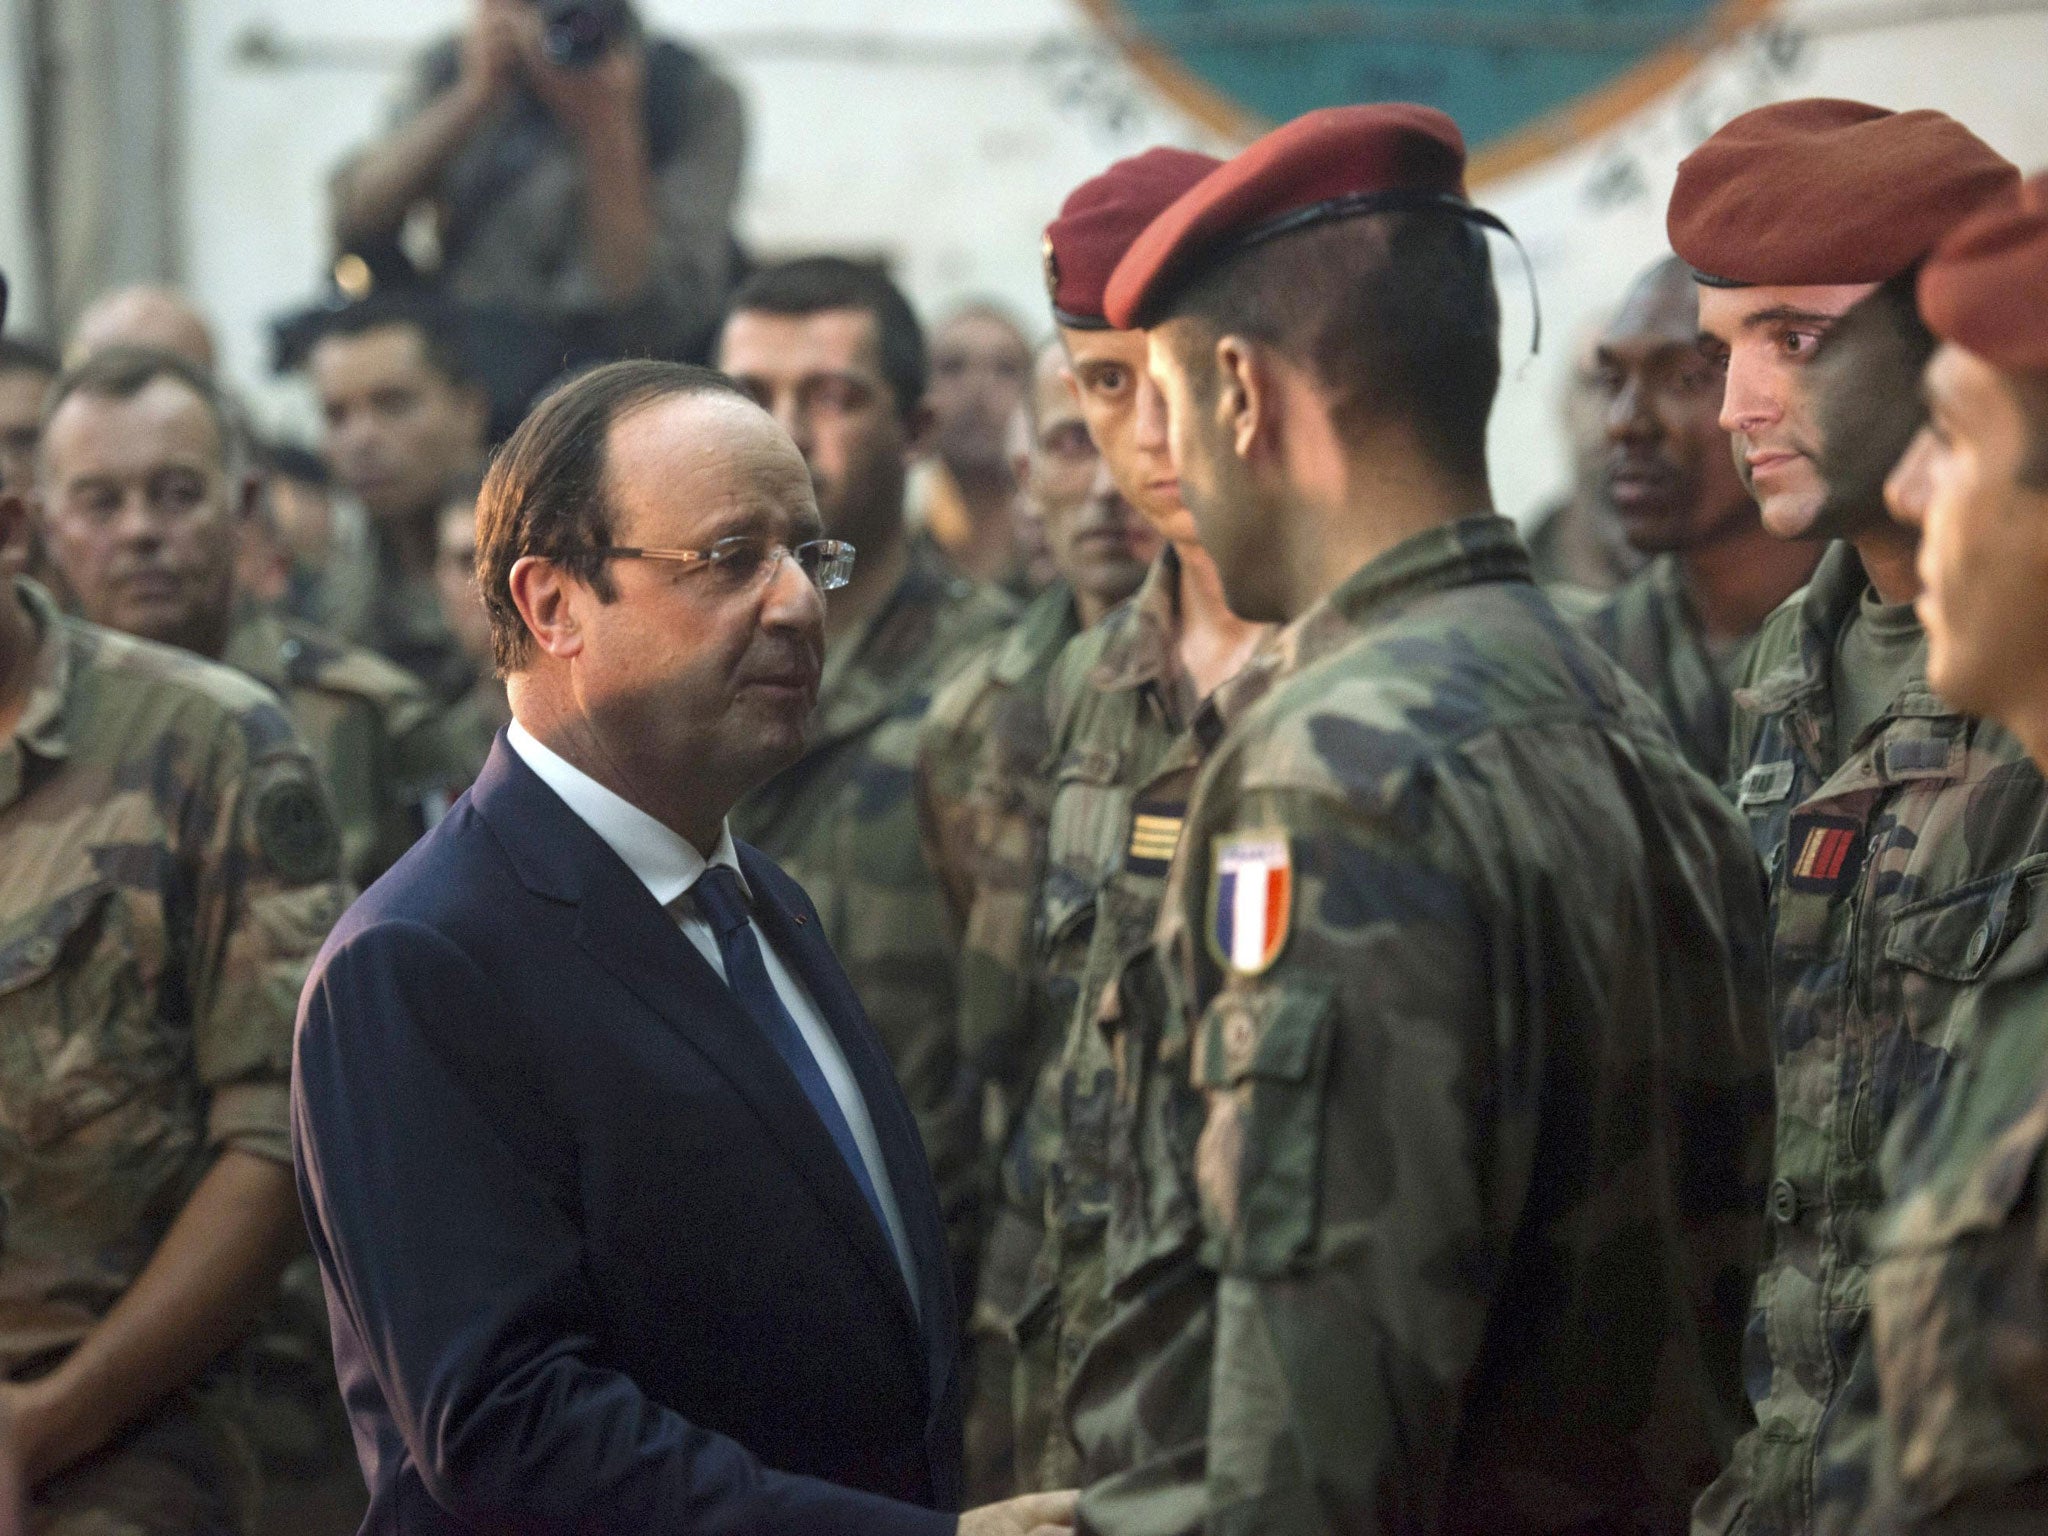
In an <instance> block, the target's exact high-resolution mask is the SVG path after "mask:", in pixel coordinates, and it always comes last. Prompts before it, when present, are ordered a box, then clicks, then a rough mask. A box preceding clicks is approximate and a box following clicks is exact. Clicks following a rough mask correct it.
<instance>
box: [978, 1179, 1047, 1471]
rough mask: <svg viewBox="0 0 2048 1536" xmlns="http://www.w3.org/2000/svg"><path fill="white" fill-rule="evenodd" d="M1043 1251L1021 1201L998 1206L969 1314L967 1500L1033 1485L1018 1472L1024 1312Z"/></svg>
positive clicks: (983, 1254) (1036, 1228)
mask: <svg viewBox="0 0 2048 1536" xmlns="http://www.w3.org/2000/svg"><path fill="white" fill-rule="evenodd" d="M1037 1252H1038V1227H1037V1226H1036V1224H1035V1223H1033V1222H1031V1221H1029V1220H1027V1219H1026V1218H1025V1217H1024V1215H1023V1214H1022V1213H1021V1212H1019V1211H1018V1210H1017V1209H1015V1207H1013V1206H1008V1205H1005V1206H1003V1207H1001V1208H1000V1209H999V1210H998V1211H997V1212H996V1219H995V1227H994V1229H993V1230H992V1231H991V1232H990V1233H989V1238H988V1245H987V1247H986V1249H985V1250H984V1251H983V1253H982V1261H981V1277H980V1290H979V1294H978V1295H977V1296H976V1297H975V1300H974V1311H973V1313H972V1315H971V1317H970V1320H969V1322H968V1330H967V1331H968V1348H969V1350H970V1351H971V1353H972V1356H973V1376H972V1381H973V1390H972V1392H971V1393H970V1395H969V1397H968V1401H967V1424H966V1431H967V1478H966V1507H967V1508H969V1509H972V1508H974V1507H975V1506H976V1505H978V1504H989V1503H993V1502H995V1501H996V1500H998V1499H1007V1498H1010V1497H1011V1496H1012V1495H1014V1494H1018V1493H1024V1492H1027V1491H1029V1489H1028V1485H1027V1484H1025V1483H1023V1482H1020V1481H1019V1479H1018V1476H1017V1425H1016V1410H1015V1407H1014V1397H1013V1394H1014V1393H1015V1390H1016V1377H1017V1337H1016V1327H1017V1314H1018V1312H1020V1311H1021V1310H1022V1309H1023V1306H1024V1294H1025V1288H1026V1286H1027V1285H1028V1284H1029V1283H1030V1279H1031V1261H1032V1258H1033V1257H1034V1256H1035V1255H1036V1254H1037Z"/></svg>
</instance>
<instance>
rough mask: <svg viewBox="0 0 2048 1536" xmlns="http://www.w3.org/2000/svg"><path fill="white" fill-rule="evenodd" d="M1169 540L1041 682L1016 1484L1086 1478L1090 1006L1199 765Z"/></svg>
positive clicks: (1099, 1085)
mask: <svg viewBox="0 0 2048 1536" xmlns="http://www.w3.org/2000/svg"><path fill="white" fill-rule="evenodd" d="M1179 600H1180V560H1179V557H1178V556H1177V555H1175V554H1174V552H1173V550H1172V549H1171V548H1170V547H1169V548H1168V549H1166V550H1165V551H1164V552H1162V553H1161V555H1160V556H1159V558H1158V559H1157V560H1156V561H1155V562H1154V563H1153V566H1152V569H1151V571H1150V572H1149V573H1147V575H1146V577H1145V581H1144V583H1143V585H1141V586H1140V587H1139V588H1138V590H1137V592H1136V593H1135V594H1133V596H1132V597H1131V599H1130V601H1129V602H1128V603H1125V604H1124V605H1123V606H1121V607H1119V608H1117V609H1116V610H1115V611H1114V612H1112V613H1111V614H1110V615H1109V617H1108V618H1106V619H1104V620H1103V621H1102V623H1100V624H1098V625H1096V626H1095V627H1094V628H1093V629H1091V630H1089V631H1088V633H1087V634H1085V635H1083V636H1082V637H1081V638H1080V639H1079V640H1077V641H1075V642H1074V644H1072V645H1070V646H1069V647H1067V650H1066V653H1065V654H1064V655H1063V656H1061V658H1060V660H1059V665H1058V666H1057V667H1056V668H1055V670H1054V672H1053V676H1052V680H1051V683H1050V685H1049V687H1048V689H1047V706H1048V711H1049V713H1050V714H1051V716H1052V721H1053V738H1052V739H1053V751H1052V754H1051V756H1050V758H1049V760H1048V761H1049V764H1050V767H1051V771H1052V778H1053V802H1052V816H1051V821H1050V825H1049V830H1048V834H1047V835H1048V843H1047V849H1048V852H1047V862H1046V871H1045V879H1044V882H1043V885H1042V887H1041V891H1040V896H1039V910H1038V917H1037V922H1036V929H1037V950H1036V958H1035V962H1034V975H1033V978H1032V994H1031V998H1030V1003H1029V1009H1030V1016H1031V1022H1030V1026H1029V1028H1030V1030H1031V1034H1032V1037H1033V1038H1034V1039H1036V1040H1039V1041H1041V1042H1043V1043H1044V1046H1045V1050H1044V1053H1043V1054H1042V1055H1041V1058H1040V1062H1041V1065H1040V1068H1039V1071H1038V1074H1037V1083H1036V1086H1035V1088H1034V1090H1033V1092H1032V1097H1031V1100H1030V1103H1029V1105H1028V1106H1027V1108H1026V1110H1025V1113H1024V1116H1023V1119H1022V1120H1021V1121H1020V1123H1019V1124H1018V1125H1017V1126H1016V1127H1015V1129H1014V1131H1013V1133H1012V1137H1011V1141H1010V1146H1009V1150H1008V1152H1007V1153H1006V1155H1005V1157H1004V1163H1003V1178H1002V1194H1003V1208H1004V1210H1005V1211H1007V1212H1009V1213H1011V1219H1012V1220H1014V1221H1015V1222H1018V1223H1020V1224H1021V1223H1030V1224H1032V1225H1038V1224H1040V1223H1042V1224H1043V1228H1044V1235H1043V1237H1042V1239H1041V1242H1040V1244H1039V1247H1038V1250H1037V1257H1036V1260H1035V1261H1034V1263H1033V1264H1032V1267H1031V1278H1030V1285H1029V1287H1028V1292H1027V1297H1026V1300H1025V1302H1024V1306H1023V1309H1022V1311H1021V1313H1020V1314H1019V1316H1018V1318H1017V1329H1016V1331H1017V1344H1018V1372H1017V1381H1016V1386H1015V1404H1016V1410H1017V1436H1018V1439H1017V1466H1018V1479H1019V1485H1020V1486H1021V1487H1025V1488H1064V1487H1069V1486H1072V1485H1073V1484H1074V1483H1075V1482H1076V1481H1078V1480H1079V1479H1080V1478H1081V1477H1082V1476H1084V1475H1085V1472H1086V1466H1085V1463H1084V1462H1083V1461H1082V1459H1081V1457H1080V1456H1079V1454H1078V1447H1077V1446H1076V1445H1075V1444H1074V1442H1073V1440H1072V1438H1071V1436H1070V1435H1069V1434H1068V1433H1067V1432H1066V1430H1065V1428H1064V1426H1063V1424H1062V1421H1061V1405H1062V1403H1063V1402H1064V1400H1065V1398H1066V1395H1067V1393H1068V1391H1069V1390H1070V1388H1071V1386H1072V1383H1073V1380H1074V1376H1075V1372H1076V1370H1077V1368H1078V1366H1079V1364H1080V1361H1081V1357H1082V1355H1083V1354H1084V1352H1085V1351H1086V1350H1087V1348H1088V1346H1089V1344H1090V1343H1091V1342H1092V1341H1093V1339H1094V1337H1095V1334H1096V1331H1097V1330H1098V1329H1099V1328H1100V1327H1101V1325H1102V1323H1103V1320H1104V1316H1105V1309H1104V1306H1103V1303H1102V1295H1103V1284H1102V1280H1103V1270H1102V1237H1103V1228H1104V1226H1105V1224H1106V1223H1107V1221H1108V1219H1109V1183H1108V1176H1109V1171H1108V1165H1107V1154H1108V1134H1109V1114H1110V1082H1111V1075H1112V1074H1111V1067H1110V1062H1109V1058H1108V1056H1107V1055H1106V1054H1105V1052H1104V1050H1103V1044H1102V1035H1101V1033H1100V1031H1099V1029H1098V1028H1097V1027H1096V1022H1095V1020H1096V1006H1095V1005H1096V1003H1097V1002H1098V1001H1099V1000H1100V999H1101V998H1102V996H1103V995H1104V989H1105V988H1106V987H1107V986H1108V985H1109V984H1110V983H1112V982H1113V981H1114V980H1115V979H1116V976H1117V975H1118V973H1119V972H1120V971H1121V970H1122V969H1123V967H1124V965H1125V964H1126V963H1127V962H1128V961H1129V959H1130V958H1131V957H1132V956H1133V955H1134V954H1136V953H1137V952H1138V951H1140V950H1142V949H1144V948H1145V947H1146V945H1147V944H1149V943H1150V940H1151V934H1152V926H1153V924H1154V922H1155V921H1156V920H1157V918H1158V914H1159V895H1160V891H1161V889H1162V888H1163V886H1164V883H1165V874H1166V867H1167V862H1168V860H1169V859H1170V858H1171V856H1172V853H1173V848H1174V844H1175V842H1176V841H1177V840H1178V837H1179V834H1180V818H1181V813H1182V812H1183V810H1184V809H1185V808H1186V804H1187V794H1188V787H1189V785H1190V784H1191V783H1192V782H1193V779H1194V773H1195V769H1196V767H1197V766H1199V763H1200V754H1199V751H1198V748H1197V745H1196V743H1195V742H1194V741H1193V740H1192V738H1190V737H1189V736H1188V734H1187V726H1188V721H1189V720H1190V719H1191V718H1192V716H1193V714H1194V710H1195V705H1196V703H1197V700H1196V697H1195V686H1194V682H1193V680H1192V679H1190V678H1189V677H1188V675H1187V672H1186V670H1185V669H1184V668H1183V667H1182V665H1181V660H1180V652H1179V645H1180V629H1181V625H1180V611H1179Z"/></svg>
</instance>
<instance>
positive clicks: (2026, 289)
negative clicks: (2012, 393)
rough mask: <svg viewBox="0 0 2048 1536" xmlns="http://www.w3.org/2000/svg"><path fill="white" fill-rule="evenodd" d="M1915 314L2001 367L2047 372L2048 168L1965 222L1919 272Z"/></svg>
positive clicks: (1943, 336)
mask: <svg viewBox="0 0 2048 1536" xmlns="http://www.w3.org/2000/svg"><path fill="white" fill-rule="evenodd" d="M1920 314H1921V317H1922V318H1923V319H1925V320H1926V322H1927V328H1928V329H1929V330H1930V331H1932V332H1934V334H1935V335H1937V336H1939V337H1940V338H1941V339H1942V340H1943V341H1952V342H1954V343H1955V344H1956V345H1957V346H1959V347H1961V348H1962V349H1963V350H1964V351H1966V352H1974V353H1975V354H1976V355H1977V356H1979V357H1981V358H1983V359H1984V361H1985V362H1987V363H1989V364H1991V366H1992V367H1994V368H1997V369H2000V370H2002V371H2003V372H2006V373H2048V172H2043V173H2041V174H2040V175H2037V176H2035V177H2034V178H2033V179H2032V180H2031V181H2028V182H2026V183H2025V184H2024V185H2023V186H2021V188H2020V189H2019V191H2018V192H2017V193H2016V194H2015V195H2014V196H2012V197H2009V198H2001V199H2000V200H1999V201H1998V202H1996V203H1994V204H1993V205H1992V206H1991V207H1989V208H1986V209H1984V210H1983V211H1981V212H1979V213H1978V214H1977V215H1976V216H1975V217H1974V218H1972V219H1970V220H1969V221H1968V222H1967V223H1965V224H1963V225H1962V226H1961V227H1960V228H1958V229H1957V230H1956V231H1955V232H1954V233H1953V234H1951V235H1950V236H1949V237H1948V238H1947V239H1946V240H1944V241H1942V243H1941V245H1940V246H1939V247H1938V248H1937V249H1936V251H1935V253H1934V255H1933V256H1931V257H1930V258H1928V262H1927V265H1926V266H1925V267H1923V268H1921V270H1920Z"/></svg>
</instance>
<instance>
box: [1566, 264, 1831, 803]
mask: <svg viewBox="0 0 2048 1536" xmlns="http://www.w3.org/2000/svg"><path fill="white" fill-rule="evenodd" d="M1593 388H1594V390H1595V392H1596V393H1597V395H1598V397H1599V399H1600V400H1601V402H1602V405H1603V415H1602V420H1603V424H1604V428H1605V433H1606V445H1607V452H1606V454H1605V455H1604V457H1603V458H1602V460H1601V463H1600V471H1599V473H1600V479H1601V491H1602V496H1603V499H1604V500H1605V501H1607V502H1609V503H1611V504H1612V505H1613V507H1614V508H1615V511H1616V514H1617V515H1618V516H1619V517H1620V519H1621V528H1622V532H1623V533H1624V534H1626V535H1627V537H1628V542H1629V544H1630V545H1631V546H1632V547H1633V548H1635V549H1636V550H1637V551H1639V552H1640V553H1642V554H1645V555H1648V556H1649V557H1650V564H1649V567H1648V569H1646V570H1644V571H1643V572H1642V573H1641V574H1640V575H1638V576H1635V577H1632V578H1631V579H1630V580H1629V581H1628V583H1627V584H1626V585H1624V586H1623V587H1622V588H1621V590H1620V591H1619V592H1617V593H1616V594H1615V595H1614V596H1613V597H1612V598H1611V599H1609V600H1608V601H1607V602H1606V603H1605V604H1603V605H1602V606H1601V608H1600V609H1599V610H1598V611H1597V612H1595V613H1594V614H1593V615H1592V616H1591V617H1590V618H1589V619H1587V621H1586V627H1587V630H1588V632H1589V633H1590V634H1591V635H1592V636H1593V639H1594V640H1595V641H1596V642H1597V643H1598V645H1599V646H1600V649H1602V650H1603V651H1605V652H1607V654H1608V655H1610V656H1612V657H1613V658H1614V659H1615V660H1616V661H1618V662H1620V663H1621V666H1622V670H1624V671H1625V672H1627V673H1628V674H1629V675H1630V676H1631V677H1633V678H1634V679H1635V680H1636V681H1637V682H1639V683H1641V684H1642V685H1643V687H1644V689H1645V690H1646V691H1647V692H1648V693H1649V695H1650V697H1651V698H1652V699H1654V700H1655V701H1656V702H1657V704H1658V705H1659V707H1661V708H1662V709H1663V711H1664V716H1665V718H1666V719H1667V720H1668V721H1670V723H1671V730H1672V733H1673V734H1674V735H1676V736H1677V738H1678V744H1679V746H1680V747H1682V748H1683V749H1684V750H1685V756H1686V761H1687V762H1689V763H1691V764H1692V765H1693V767H1695V768H1697V769H1699V771H1700V772H1701V773H1704V774H1705V775H1706V776H1707V777H1708V778H1710V779H1712V780H1713V781H1714V782H1715V783H1716V784H1719V783H1721V782H1722V780H1724V779H1725V778H1726V777H1727V772H1728V727H1729V699H1728V696H1729V694H1730V693H1731V692H1732V691H1733V689H1734V686H1735V683H1734V680H1735V679H1736V678H1737V677H1740V676H1741V675H1742V667H1743V663H1744V661H1745V660H1746V659H1747V657H1748V654H1749V647H1750V644H1751V642H1752V641H1753V640H1754V639H1755V637H1756V632H1757V631H1758V630H1759V629H1761V628H1762V627H1763V622H1764V620H1765V619H1767V618H1769V617H1770V615H1771V610H1772V609H1774V608H1776V607H1777V606H1778V604H1780V603H1782V602H1783V601H1784V600H1785V599H1786V598H1788V597H1790V596H1791V595H1792V594H1793V593H1794V592H1796V591H1797V590H1798V589H1799V588H1800V587H1801V586H1802V585H1804V584H1805V582H1806V579H1807V577H1809V576H1811V575H1812V574H1813V566H1814V562H1815V561H1817V560H1818V559H1819V558H1820V549H1819V548H1818V546H1815V545H1808V544H1796V543H1789V542H1787V541H1785V540H1783V539H1776V538H1773V537H1771V535H1770V534H1768V533H1766V532H1765V531H1764V527H1763V524H1762V523H1761V522H1760V521H1759V520H1758V518H1757V510H1756V503H1755V502H1754V501H1751V500H1750V498H1749V491H1748V490H1747V489H1746V488H1745V487H1744V485H1743V483H1742V479H1741V477H1740V475H1739V474H1738V473H1737V472H1736V468H1735V461H1734V458H1733V457H1732V455H1731V454H1730V452H1729V444H1728V434H1727V433H1726V432H1724V431H1723V430H1722V429H1721V423H1720V414H1721V375H1720V372H1719V370H1718V369H1716V368H1715V367H1714V366H1713V365H1712V364H1711V363H1710V362H1709V361H1708V360H1707V358H1706V357H1705V356H1704V355H1703V354H1702V353H1701V351H1700V345H1699V303H1698V300H1697V299H1695V297H1694V296H1693V282H1692V273H1691V271H1690V269H1688V268H1687V267H1686V265H1685V263H1684V262H1682V261H1679V260H1678V259H1677V258H1676V257H1666V258H1665V259H1664V260H1663V261H1660V262H1658V263H1657V264H1656V265H1655V266H1654V267H1652V268H1651V269H1650V270H1649V271H1647V272H1645V273H1644V274H1643V275H1642V277H1640V278H1639V279H1637V281H1636V285H1635V287H1634V288H1633V289H1632V290H1631V291H1630V293H1629V296H1628V299H1627V300H1626V301H1625V302H1624V303H1623V304H1622V307H1621V312H1620V313H1619V314H1618V315H1616V316H1615V318H1614V319H1613V320H1612V321H1611V322H1610V323H1609V324H1608V326H1607V329H1606V330H1605V332H1603V333H1602V335H1601V337H1600V339H1599V341H1598V343H1597V344H1596V345H1595V347H1594V349H1593Z"/></svg>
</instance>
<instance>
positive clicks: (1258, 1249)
mask: <svg viewBox="0 0 2048 1536" xmlns="http://www.w3.org/2000/svg"><path fill="white" fill-rule="evenodd" d="M1333 1003H1334V999H1333V996H1332V993H1331V991H1330V990H1329V988H1327V987H1326V986H1318V985H1309V984H1303V983H1298V982H1297V983H1290V984H1287V985H1280V986H1268V987H1262V988H1260V989H1259V990H1257V991H1251V992H1242V993H1233V992H1225V993H1224V994H1222V995H1221V996H1219V997H1217V998H1216V999H1215V1000H1214V1001H1212V1002H1211V1003H1210V1004H1209V1007H1208V1009H1207V1011H1206V1012H1205V1013H1204V1014H1203V1016H1202V1021H1201V1024H1200V1026H1199V1034H1198V1039H1199V1046H1198V1052H1197V1060H1196V1065H1195V1078H1196V1080H1197V1081H1198V1082H1199V1083H1201V1085H1202V1086H1203V1088H1204V1089H1205V1090H1206V1093H1207V1100H1208V1103H1207V1115H1206V1118H1205V1120H1204V1122H1203V1125H1202V1136H1201V1142H1200V1144H1199V1146H1198V1147H1197V1149H1196V1153H1195V1177H1196V1182H1197V1183H1198V1185H1199V1186H1200V1188H1201V1195H1202V1210H1203V1214H1204V1218H1205V1221H1206V1223H1207V1225H1208V1229H1209V1234H1210V1240H1211V1258H1212V1262H1214V1263H1216V1264H1217V1265H1218V1267H1219V1268H1222V1269H1225V1270H1227V1271H1230V1272H1232V1273H1237V1274H1248V1275H1254V1276H1259V1277H1268V1276H1275V1275H1281V1274H1285V1273H1286V1272H1287V1271H1289V1270H1291V1269H1293V1268H1294V1267H1295V1266H1296V1265H1298V1264H1299V1263H1300V1262H1301V1261H1302V1260H1304V1259H1305V1258H1307V1257H1308V1255H1309V1254H1310V1252H1311V1251H1312V1250H1313V1248H1314V1246H1315V1240H1316V1234H1317V1219H1318V1213H1319V1210H1320V1206H1321V1198H1320V1197H1321V1192H1322V1176H1323V1101H1324V1088H1325V1080H1326V1078H1327V1076H1328V1071H1329V1061H1330V1036H1331V1030H1332V1028H1333V1026H1332V1023H1331V1017H1332V1013H1333V1011H1334V1010H1333Z"/></svg>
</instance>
